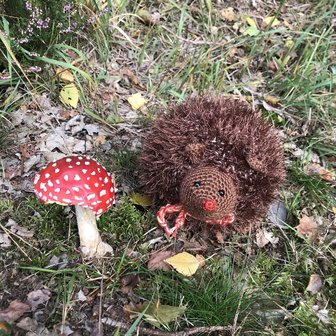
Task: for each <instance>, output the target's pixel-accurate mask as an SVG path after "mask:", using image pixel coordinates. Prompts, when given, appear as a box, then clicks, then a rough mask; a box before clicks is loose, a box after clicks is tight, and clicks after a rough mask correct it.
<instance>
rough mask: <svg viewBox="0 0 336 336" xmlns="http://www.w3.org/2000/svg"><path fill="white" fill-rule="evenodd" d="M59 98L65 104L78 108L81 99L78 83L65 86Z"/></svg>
mask: <svg viewBox="0 0 336 336" xmlns="http://www.w3.org/2000/svg"><path fill="white" fill-rule="evenodd" d="M59 98H60V100H61V102H62V103H63V104H64V105H70V106H71V107H73V108H76V107H77V104H78V100H79V92H78V89H77V87H76V85H75V84H73V83H72V84H68V85H65V86H63V88H62V90H61V92H60V95H59Z"/></svg>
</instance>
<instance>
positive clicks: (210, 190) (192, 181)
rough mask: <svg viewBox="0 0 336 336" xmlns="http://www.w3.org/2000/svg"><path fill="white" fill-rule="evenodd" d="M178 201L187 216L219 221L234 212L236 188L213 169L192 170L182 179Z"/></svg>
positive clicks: (223, 175) (228, 178) (229, 178)
mask: <svg viewBox="0 0 336 336" xmlns="http://www.w3.org/2000/svg"><path fill="white" fill-rule="evenodd" d="M180 200H181V203H182V204H183V206H184V208H185V209H186V210H187V212H188V214H189V215H190V216H192V217H194V218H196V219H199V220H202V221H208V220H216V219H221V218H223V217H224V216H225V215H228V214H231V213H233V212H234V211H235V208H236V205H237V192H236V186H235V185H234V182H233V180H232V178H231V177H230V176H229V175H228V174H226V173H224V172H222V171H220V170H219V169H218V168H215V167H198V168H194V169H192V170H191V171H190V172H189V173H188V174H187V175H186V176H185V178H184V179H183V181H182V183H181V189H180Z"/></svg>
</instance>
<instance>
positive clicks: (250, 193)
mask: <svg viewBox="0 0 336 336" xmlns="http://www.w3.org/2000/svg"><path fill="white" fill-rule="evenodd" d="M139 163H140V170H139V179H140V184H141V186H142V187H143V190H144V192H145V193H147V194H148V195H150V196H151V197H153V198H154V199H155V200H156V201H159V202H165V203H168V204H166V205H164V206H162V207H161V208H160V209H159V211H158V214H157V219H158V222H159V224H160V225H161V226H162V227H163V228H164V230H165V232H166V234H167V235H168V236H170V235H172V236H173V237H175V236H176V232H177V230H178V229H179V228H180V227H181V226H182V225H183V224H184V222H185V220H187V219H188V216H189V218H191V219H192V218H193V219H194V220H197V221H198V222H202V223H205V224H206V225H209V224H210V225H211V224H217V225H220V226H222V227H227V226H231V227H232V228H233V229H234V230H236V231H238V232H241V233H246V232H247V231H249V230H250V228H253V227H254V226H256V225H257V224H258V223H259V222H260V220H261V218H262V217H263V216H264V215H265V214H266V212H267V209H268V207H269V205H270V203H271V202H272V200H273V199H274V197H275V196H276V195H277V193H278V190H279V187H280V185H281V183H282V181H283V180H284V177H285V168H284V159H283V150H282V144H281V141H280V138H279V135H278V134H277V131H276V130H275V129H274V128H273V127H272V126H271V125H270V124H269V123H268V122H266V121H265V120H263V119H262V117H261V116H260V114H259V113H258V112H257V111H255V110H253V109H252V108H251V106H250V105H249V104H248V103H246V102H245V101H242V100H239V99H234V98H232V97H210V96H206V95H202V96H198V97H196V98H190V99H188V100H187V101H185V102H184V103H182V104H180V105H178V106H173V107H171V108H170V109H169V110H168V113H165V114H161V115H159V116H158V118H157V119H156V121H155V122H154V124H153V126H152V128H151V130H150V132H149V134H148V136H147V138H146V140H145V142H144V144H143V150H142V154H141V156H140V162H139ZM173 213H177V216H176V219H175V226H174V227H173V228H169V225H168V222H167V220H166V217H168V216H169V215H170V214H173Z"/></svg>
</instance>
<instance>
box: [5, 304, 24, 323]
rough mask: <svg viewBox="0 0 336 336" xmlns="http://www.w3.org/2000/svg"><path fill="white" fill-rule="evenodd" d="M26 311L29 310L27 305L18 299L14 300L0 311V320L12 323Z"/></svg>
mask: <svg viewBox="0 0 336 336" xmlns="http://www.w3.org/2000/svg"><path fill="white" fill-rule="evenodd" d="M28 311H30V307H29V305H27V304H26V303H23V302H21V301H19V300H14V301H12V302H11V303H10V304H9V307H8V308H6V309H5V310H2V311H0V320H3V321H6V322H8V323H13V322H15V321H16V320H18V319H19V318H20V317H21V316H22V315H23V314H24V313H27V312H28Z"/></svg>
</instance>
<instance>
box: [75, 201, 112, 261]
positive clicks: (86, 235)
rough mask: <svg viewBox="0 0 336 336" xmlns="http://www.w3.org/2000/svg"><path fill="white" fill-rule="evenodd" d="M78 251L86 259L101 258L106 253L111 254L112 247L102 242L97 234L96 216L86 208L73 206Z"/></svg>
mask: <svg viewBox="0 0 336 336" xmlns="http://www.w3.org/2000/svg"><path fill="white" fill-rule="evenodd" d="M75 208H76V217H77V226H78V233H79V241H80V249H81V251H82V253H83V255H84V256H86V257H102V256H103V255H105V254H106V253H108V252H110V253H113V249H112V247H111V246H110V245H109V244H107V243H104V242H102V239H101V237H100V234H99V232H98V228H97V223H96V216H95V214H94V213H93V212H92V211H91V210H90V209H88V208H83V207H81V206H79V205H76V206H75Z"/></svg>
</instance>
